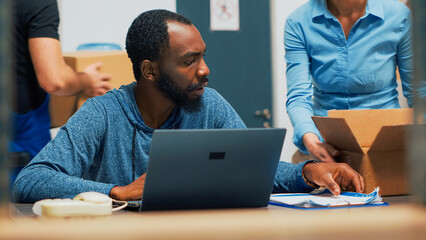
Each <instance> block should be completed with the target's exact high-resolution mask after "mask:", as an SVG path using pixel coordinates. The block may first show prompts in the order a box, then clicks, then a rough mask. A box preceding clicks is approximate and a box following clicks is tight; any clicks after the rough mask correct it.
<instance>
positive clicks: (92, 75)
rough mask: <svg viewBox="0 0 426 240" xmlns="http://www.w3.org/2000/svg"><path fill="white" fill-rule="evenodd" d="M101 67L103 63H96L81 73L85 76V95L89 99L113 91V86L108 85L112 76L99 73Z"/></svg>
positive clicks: (83, 78) (83, 79) (83, 77)
mask: <svg viewBox="0 0 426 240" xmlns="http://www.w3.org/2000/svg"><path fill="white" fill-rule="evenodd" d="M101 67H102V63H101V62H96V63H93V64H90V65H89V66H87V67H86V68H85V69H84V70H83V72H82V73H81V74H83V76H82V81H84V93H85V94H86V95H87V96H88V97H95V96H101V95H104V94H105V93H106V92H107V91H108V90H110V89H111V86H110V84H109V83H108V81H109V80H110V78H111V76H110V75H108V74H105V73H101V72H99V70H100V68H101Z"/></svg>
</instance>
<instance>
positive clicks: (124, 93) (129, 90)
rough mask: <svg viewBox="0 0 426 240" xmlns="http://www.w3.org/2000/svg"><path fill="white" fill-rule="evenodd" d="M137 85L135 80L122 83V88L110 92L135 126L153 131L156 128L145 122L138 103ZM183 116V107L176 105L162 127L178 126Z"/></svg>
mask: <svg viewBox="0 0 426 240" xmlns="http://www.w3.org/2000/svg"><path fill="white" fill-rule="evenodd" d="M135 87H136V82H133V83H131V84H128V85H122V86H121V87H120V89H113V90H111V91H110V92H109V93H111V94H113V95H114V96H115V97H116V98H117V100H118V102H119V104H120V106H121V108H122V110H123V112H124V113H125V115H126V116H127V118H128V119H129V121H130V122H131V124H132V125H133V126H134V127H135V128H139V129H142V130H143V131H145V132H153V131H154V130H155V129H154V128H151V127H149V126H147V125H146V124H145V122H144V120H143V118H142V114H141V112H140V111H139V108H138V105H137V104H136V98H135ZM181 118H182V114H181V109H180V108H179V107H177V106H176V107H175V109H174V110H173V112H172V114H171V115H170V117H169V118H168V119H167V120H166V122H164V123H163V125H162V126H161V127H160V129H162V128H164V129H174V128H176V125H177V124H178V123H179V122H180V119H181Z"/></svg>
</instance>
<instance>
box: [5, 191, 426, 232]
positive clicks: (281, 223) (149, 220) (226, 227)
mask: <svg viewBox="0 0 426 240" xmlns="http://www.w3.org/2000/svg"><path fill="white" fill-rule="evenodd" d="M407 198H408V197H407V196H402V197H401V196H400V197H386V198H385V199H384V200H385V201H386V202H389V203H390V206H381V207H365V208H343V209H333V210H297V209H290V208H283V207H277V206H269V207H267V208H262V209H232V210H202V211H167V212H149V213H139V212H126V211H120V212H117V213H114V214H113V216H109V217H97V218H93V217H92V218H60V219H56V218H36V217H28V216H25V217H23V215H22V214H25V212H26V211H28V210H30V209H31V206H32V205H31V204H16V205H15V206H16V208H17V209H18V210H19V211H18V212H16V213H17V216H15V217H12V218H7V219H5V218H3V219H0V239H102V240H105V239H284V238H285V239H314V238H315V239H327V240H329V239H357V240H359V239H360V238H363V239H374V238H375V239H404V240H408V239H422V238H423V237H424V236H426V208H425V207H422V206H417V205H413V204H409V203H406V202H407Z"/></svg>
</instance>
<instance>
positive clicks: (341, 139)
mask: <svg viewBox="0 0 426 240" xmlns="http://www.w3.org/2000/svg"><path fill="white" fill-rule="evenodd" d="M312 120H314V122H315V125H317V128H318V130H319V131H320V133H321V135H322V136H323V138H324V139H325V141H326V142H327V143H328V144H331V145H333V146H334V147H335V148H337V149H339V150H347V151H351V152H362V149H361V146H360V145H359V144H358V142H357V140H356V138H355V136H354V134H353V133H352V130H351V129H350V128H349V125H348V124H347V123H346V120H345V119H343V118H330V117H317V116H313V117H312Z"/></svg>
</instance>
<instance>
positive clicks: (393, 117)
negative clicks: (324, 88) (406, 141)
mask: <svg viewBox="0 0 426 240" xmlns="http://www.w3.org/2000/svg"><path fill="white" fill-rule="evenodd" d="M328 116H329V117H333V118H344V119H345V120H346V122H347V123H348V125H349V127H350V128H351V129H352V131H353V134H354V135H355V138H356V139H357V141H358V143H359V145H361V147H370V146H371V145H372V144H373V141H374V138H375V137H376V136H377V134H378V133H379V131H380V129H381V128H382V126H387V125H395V124H398V125H402V124H412V123H413V109H410V108H401V109H371V110H331V111H328Z"/></svg>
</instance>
